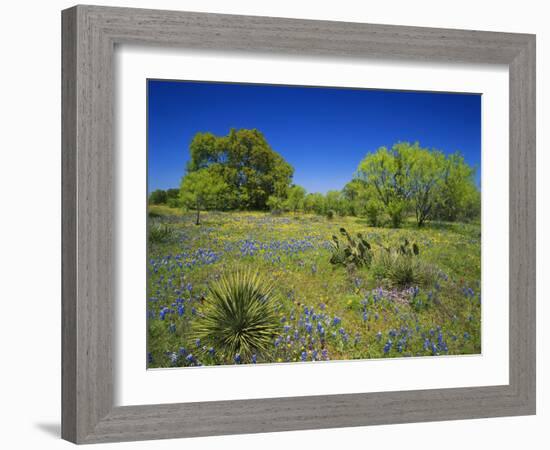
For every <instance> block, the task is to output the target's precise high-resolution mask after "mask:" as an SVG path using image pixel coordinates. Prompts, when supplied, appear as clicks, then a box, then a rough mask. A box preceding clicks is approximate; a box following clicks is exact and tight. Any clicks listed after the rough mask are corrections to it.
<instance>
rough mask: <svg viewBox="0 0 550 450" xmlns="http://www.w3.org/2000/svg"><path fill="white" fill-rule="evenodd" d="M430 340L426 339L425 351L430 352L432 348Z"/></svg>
mask: <svg viewBox="0 0 550 450" xmlns="http://www.w3.org/2000/svg"><path fill="white" fill-rule="evenodd" d="M430 344H431V343H430V340H429V339H428V338H426V339H424V345H423V348H424V350H428V349H429V348H430Z"/></svg>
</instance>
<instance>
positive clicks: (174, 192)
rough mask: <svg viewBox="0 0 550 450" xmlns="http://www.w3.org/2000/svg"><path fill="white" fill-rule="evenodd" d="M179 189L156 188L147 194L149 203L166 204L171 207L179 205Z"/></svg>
mask: <svg viewBox="0 0 550 450" xmlns="http://www.w3.org/2000/svg"><path fill="white" fill-rule="evenodd" d="M179 196H180V190H179V189H178V188H173V189H166V190H164V189H157V190H155V191H153V192H151V194H149V204H151V205H168V206H170V207H172V208H178V207H180V206H181V201H180V198H179Z"/></svg>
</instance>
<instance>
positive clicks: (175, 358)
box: [169, 352, 179, 364]
mask: <svg viewBox="0 0 550 450" xmlns="http://www.w3.org/2000/svg"><path fill="white" fill-rule="evenodd" d="M169 357H170V361H171V362H172V364H177V362H178V358H179V355H178V354H177V353H176V352H171V353H170V354H169Z"/></svg>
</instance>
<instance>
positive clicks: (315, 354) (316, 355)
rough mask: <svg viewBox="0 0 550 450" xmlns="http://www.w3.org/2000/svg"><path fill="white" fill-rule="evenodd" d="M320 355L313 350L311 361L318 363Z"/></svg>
mask: <svg viewBox="0 0 550 450" xmlns="http://www.w3.org/2000/svg"><path fill="white" fill-rule="evenodd" d="M318 355H319V352H318V351H317V350H313V352H311V360H312V361H317V357H318Z"/></svg>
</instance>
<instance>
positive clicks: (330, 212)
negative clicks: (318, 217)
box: [327, 209, 334, 220]
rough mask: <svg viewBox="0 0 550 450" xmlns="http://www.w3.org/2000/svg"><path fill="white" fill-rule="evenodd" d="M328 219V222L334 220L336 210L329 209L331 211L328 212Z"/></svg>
mask: <svg viewBox="0 0 550 450" xmlns="http://www.w3.org/2000/svg"><path fill="white" fill-rule="evenodd" d="M327 219H328V220H332V219H334V210H333V209H329V210H328V211H327Z"/></svg>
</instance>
